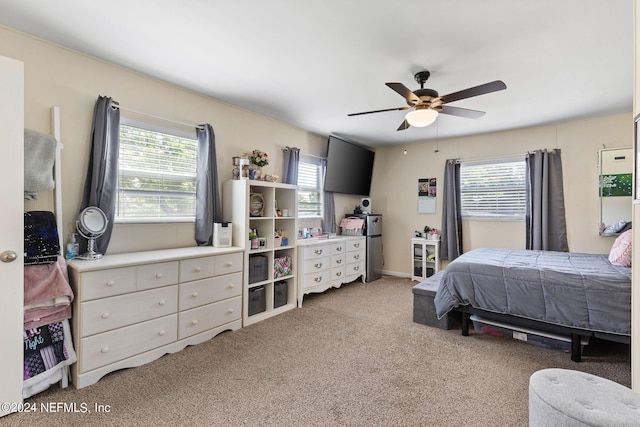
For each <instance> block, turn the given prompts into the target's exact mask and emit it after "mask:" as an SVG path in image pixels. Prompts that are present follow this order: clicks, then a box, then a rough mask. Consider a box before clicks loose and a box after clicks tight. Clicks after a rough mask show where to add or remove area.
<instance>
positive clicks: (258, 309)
mask: <svg viewBox="0 0 640 427" xmlns="http://www.w3.org/2000/svg"><path fill="white" fill-rule="evenodd" d="M266 309H267V298H266V295H265V290H264V286H256V287H255V288H251V289H249V310H248V311H249V316H253V315H254V314H258V313H262V312H263V311H265V310H266Z"/></svg>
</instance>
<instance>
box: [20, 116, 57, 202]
mask: <svg viewBox="0 0 640 427" xmlns="http://www.w3.org/2000/svg"><path fill="white" fill-rule="evenodd" d="M57 145H58V143H57V141H56V139H55V138H54V137H53V136H51V135H45V134H43V133H39V132H36V131H33V130H29V129H25V130H24V198H25V199H29V200H33V199H37V198H38V195H37V193H38V192H40V191H51V190H53V188H54V180H53V165H54V163H55V160H56V148H57Z"/></svg>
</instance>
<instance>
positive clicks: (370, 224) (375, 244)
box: [345, 214, 384, 282]
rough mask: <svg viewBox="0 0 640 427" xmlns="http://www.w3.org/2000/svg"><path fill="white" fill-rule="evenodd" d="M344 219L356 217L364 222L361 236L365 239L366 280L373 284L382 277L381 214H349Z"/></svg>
mask: <svg viewBox="0 0 640 427" xmlns="http://www.w3.org/2000/svg"><path fill="white" fill-rule="evenodd" d="M345 216H346V217H357V218H361V219H363V220H364V229H363V231H362V232H363V234H364V236H365V237H366V238H367V279H366V282H373V281H374V280H377V279H379V278H380V277H382V267H383V264H384V258H383V256H382V215H381V214H349V215H345Z"/></svg>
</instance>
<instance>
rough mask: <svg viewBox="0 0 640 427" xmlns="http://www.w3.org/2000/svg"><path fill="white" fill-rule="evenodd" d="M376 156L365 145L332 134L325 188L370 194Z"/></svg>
mask: <svg viewBox="0 0 640 427" xmlns="http://www.w3.org/2000/svg"><path fill="white" fill-rule="evenodd" d="M374 156H375V153H374V152H373V151H371V150H369V149H367V148H365V147H361V146H359V145H356V144H353V143H351V142H347V141H343V140H341V139H339V138H336V137H334V136H330V137H329V146H328V149H327V170H326V172H325V179H324V190H325V191H332V192H334V193H345V194H353V195H357V196H368V195H369V191H370V189H371V174H372V172H373V158H374Z"/></svg>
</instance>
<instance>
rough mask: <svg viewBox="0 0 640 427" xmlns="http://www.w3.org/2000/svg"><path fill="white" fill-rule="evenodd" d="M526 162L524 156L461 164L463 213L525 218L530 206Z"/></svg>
mask: <svg viewBox="0 0 640 427" xmlns="http://www.w3.org/2000/svg"><path fill="white" fill-rule="evenodd" d="M525 175H526V166H525V161H524V159H522V158H512V159H506V160H498V161H497V160H491V161H483V162H465V163H462V164H461V165H460V196H461V204H462V216H463V217H466V218H486V219H506V220H522V219H524V216H525V209H526V181H525V179H526V177H525Z"/></svg>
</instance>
